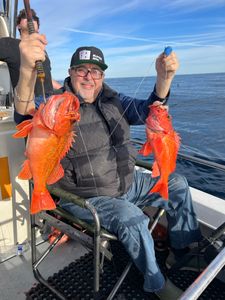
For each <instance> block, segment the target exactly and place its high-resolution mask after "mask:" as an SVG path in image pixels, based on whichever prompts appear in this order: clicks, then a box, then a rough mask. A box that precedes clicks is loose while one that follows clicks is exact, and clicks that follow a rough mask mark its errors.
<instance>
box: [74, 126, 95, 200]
mask: <svg viewBox="0 0 225 300" xmlns="http://www.w3.org/2000/svg"><path fill="white" fill-rule="evenodd" d="M77 128H78V130H79V132H80V137H81V139H82V142H83V145H84V149H85V153H86V156H87V159H88V164H89V167H90V169H91V176H92V178H93V182H94V187H95V190H96V192H97V196H98V197H99V193H98V188H97V183H96V180H95V177H94V169H93V166H92V163H91V160H90V156H89V154H88V150H87V147H86V144H85V141H84V137H83V135H82V132H81V129H80V126H79V123H77Z"/></svg>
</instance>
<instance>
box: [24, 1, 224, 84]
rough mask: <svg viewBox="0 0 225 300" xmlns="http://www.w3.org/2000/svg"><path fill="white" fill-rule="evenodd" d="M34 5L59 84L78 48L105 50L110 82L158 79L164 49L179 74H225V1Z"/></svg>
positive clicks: (79, 2) (54, 3)
mask: <svg viewBox="0 0 225 300" xmlns="http://www.w3.org/2000/svg"><path fill="white" fill-rule="evenodd" d="M30 6H31V7H32V8H33V9H34V10H35V11H36V13H37V15H38V16H39V17H40V22H41V25H40V33H44V34H45V35H46V37H47V40H48V45H47V52H48V55H49V57H50V60H51V65H52V76H53V78H54V79H56V80H63V79H64V78H65V77H66V76H67V75H68V68H69V65H70V59H71V56H72V54H73V53H74V52H75V50H76V48H78V47H80V46H96V47H98V48H100V49H101V50H102V51H103V53H104V56H105V61H106V63H107V64H108V66H109V67H108V69H107V70H106V77H107V78H112V77H143V76H155V75H156V73H155V60H156V58H157V56H158V55H159V54H160V53H161V52H162V51H163V50H164V48H165V46H171V47H172V48H173V50H174V51H175V52H176V54H177V56H178V58H179V62H180V68H179V70H178V72H177V74H201V73H217V72H225V58H224V56H225V0H169V1H165V0H64V1H62V0H30ZM21 8H23V1H21V0H19V4H18V9H21Z"/></svg>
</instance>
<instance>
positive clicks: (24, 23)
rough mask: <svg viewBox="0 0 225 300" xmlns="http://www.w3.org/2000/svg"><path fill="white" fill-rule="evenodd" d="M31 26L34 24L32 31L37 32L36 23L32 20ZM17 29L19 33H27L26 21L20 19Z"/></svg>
mask: <svg viewBox="0 0 225 300" xmlns="http://www.w3.org/2000/svg"><path fill="white" fill-rule="evenodd" d="M33 24H34V31H35V32H38V31H39V28H38V23H37V21H34V20H33ZM17 28H18V29H20V30H21V33H24V32H28V27H27V19H21V21H20V24H18V25H17Z"/></svg>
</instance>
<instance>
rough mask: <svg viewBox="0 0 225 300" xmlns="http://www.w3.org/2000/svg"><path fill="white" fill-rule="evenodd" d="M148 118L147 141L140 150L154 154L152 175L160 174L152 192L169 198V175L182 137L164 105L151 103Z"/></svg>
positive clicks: (143, 152) (142, 152)
mask: <svg viewBox="0 0 225 300" xmlns="http://www.w3.org/2000/svg"><path fill="white" fill-rule="evenodd" d="M149 109H150V111H149V115H148V117H147V119H146V135H147V142H146V143H145V144H144V145H143V147H142V148H141V150H140V151H139V152H140V153H141V154H142V155H144V156H147V155H149V154H151V153H153V154H154V163H153V167H152V177H157V176H160V178H159V180H158V181H157V183H156V184H155V185H154V187H153V188H152V189H151V190H150V193H159V194H160V195H161V196H162V197H163V198H164V199H166V200H168V177H169V175H170V174H171V173H172V172H173V171H174V170H175V168H176V159H177V153H178V150H179V147H180V137H179V135H178V134H177V133H176V132H175V131H174V129H173V126H172V118H171V116H170V115H169V114H168V111H167V109H166V108H165V107H163V106H162V105H154V104H153V105H150V106H149Z"/></svg>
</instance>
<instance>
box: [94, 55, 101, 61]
mask: <svg viewBox="0 0 225 300" xmlns="http://www.w3.org/2000/svg"><path fill="white" fill-rule="evenodd" d="M92 59H93V60H97V61H102V58H101V57H100V56H99V55H96V54H93V55H92Z"/></svg>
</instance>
